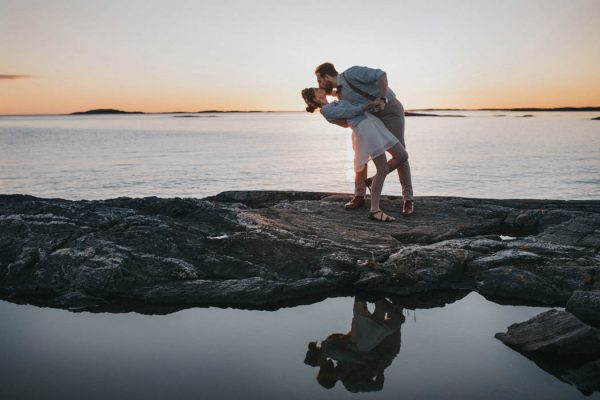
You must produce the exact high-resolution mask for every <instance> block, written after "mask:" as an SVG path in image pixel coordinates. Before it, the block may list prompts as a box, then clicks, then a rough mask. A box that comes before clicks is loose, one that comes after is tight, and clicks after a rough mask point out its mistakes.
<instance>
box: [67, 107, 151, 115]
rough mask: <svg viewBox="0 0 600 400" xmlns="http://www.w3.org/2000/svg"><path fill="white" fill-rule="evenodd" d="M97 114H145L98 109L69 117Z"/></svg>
mask: <svg viewBox="0 0 600 400" xmlns="http://www.w3.org/2000/svg"><path fill="white" fill-rule="evenodd" d="M98 114H145V113H144V112H142V111H121V110H115V109H113V108H98V109H96V110H88V111H78V112H74V113H71V114H69V115H98Z"/></svg>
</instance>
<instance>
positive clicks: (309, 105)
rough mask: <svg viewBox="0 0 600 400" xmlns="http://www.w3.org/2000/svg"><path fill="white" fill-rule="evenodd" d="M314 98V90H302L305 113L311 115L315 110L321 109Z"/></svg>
mask: <svg viewBox="0 0 600 400" xmlns="http://www.w3.org/2000/svg"><path fill="white" fill-rule="evenodd" d="M316 97H317V96H316V90H315V88H306V89H302V98H303V99H304V102H305V103H306V111H308V112H309V113H313V112H315V110H316V109H317V108H321V105H320V104H319V103H317V101H316Z"/></svg>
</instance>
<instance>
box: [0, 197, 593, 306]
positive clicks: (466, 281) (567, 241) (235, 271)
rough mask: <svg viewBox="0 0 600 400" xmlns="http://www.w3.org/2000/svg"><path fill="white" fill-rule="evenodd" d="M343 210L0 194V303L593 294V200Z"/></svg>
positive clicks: (523, 298)
mask: <svg viewBox="0 0 600 400" xmlns="http://www.w3.org/2000/svg"><path fill="white" fill-rule="evenodd" d="M347 198H348V195H344V194H333V193H313V192H276V191H273V192H270V191H256V192H248V191H245V192H225V193H221V194H219V195H217V196H214V197H209V198H205V199H179V198H174V199H160V198H154V197H149V198H117V199H110V200H102V201H84V200H82V201H68V200H61V199H40V198H36V197H32V196H25V195H2V196H0V293H1V295H2V297H3V298H5V299H9V300H10V299H14V300H15V301H16V300H17V299H19V301H26V302H27V301H29V302H33V303H35V302H44V304H48V305H51V306H55V307H64V308H93V307H97V306H102V307H110V306H111V305H114V306H115V307H117V306H122V305H123V304H127V303H131V304H139V305H145V306H149V307H152V306H157V307H158V306H186V305H206V304H211V305H214V304H219V305H224V306H239V307H272V306H275V305H277V304H280V303H290V302H291V303H294V302H302V301H306V299H307V298H310V297H315V296H316V297H326V296H327V295H329V294H331V293H335V292H339V291H344V292H353V291H363V292H369V293H377V294H384V295H407V294H411V293H422V292H427V291H430V290H435V289H461V290H474V291H477V292H479V293H481V294H483V295H484V296H487V297H492V298H494V299H495V300H497V301H504V302H514V303H519V304H527V303H534V304H544V305H558V306H565V305H566V304H567V302H568V301H569V299H571V297H572V295H573V293H575V292H586V293H588V292H589V293H591V295H592V296H597V295H598V291H600V255H599V250H600V201H568V202H567V201H554V200H490V199H466V198H455V197H421V198H418V199H417V207H418V208H417V210H418V212H417V214H416V215H415V216H414V217H411V218H402V217H400V216H399V211H400V208H401V199H399V198H393V197H388V198H384V201H383V205H382V207H383V208H384V209H385V210H389V211H391V214H397V215H396V216H397V217H399V219H398V220H397V221H396V222H394V223H392V224H382V223H377V222H374V221H369V220H368V219H367V218H366V210H363V211H356V212H347V211H344V210H343V209H342V207H341V206H342V204H343V202H344V201H346V200H347ZM578 296H579V297H581V296H580V295H578ZM576 299H577V298H575V300H576ZM574 304H575V303H573V306H572V309H573V310H576V309H577V307H576V306H574ZM590 304H591V303H590ZM596 304H597V302H596ZM586 307H587V306H584V307H583V308H584V309H586ZM580 308H581V307H580ZM585 313H586V312H585V311H584V312H583V314H585Z"/></svg>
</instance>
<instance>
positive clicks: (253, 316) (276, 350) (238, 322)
mask: <svg viewBox="0 0 600 400" xmlns="http://www.w3.org/2000/svg"><path fill="white" fill-rule="evenodd" d="M544 310H546V308H539V307H515V306H503V305H499V304H495V303H492V302H489V301H487V300H485V299H484V298H483V297H481V296H480V295H478V294H476V293H470V294H468V295H466V296H465V295H464V294H462V293H461V294H459V295H457V294H452V295H444V296H437V297H435V296H434V297H431V296H430V297H428V298H422V299H368V301H365V300H364V299H354V298H347V297H339V298H330V299H327V300H324V301H322V302H319V303H315V304H310V305H303V306H297V307H291V308H283V309H280V310H277V311H275V312H273V311H252V310H236V309H219V308H193V309H186V310H181V311H178V312H174V313H170V314H167V315H143V314H139V313H89V312H82V313H72V312H69V311H65V310H56V309H48V308H39V307H34V306H30V305H16V304H12V303H8V302H3V301H2V302H0V321H1V323H0V376H1V377H2V384H1V385H0V398H1V399H71V398H85V399H106V398H127V399H163V398H177V399H282V398H285V399H346V398H349V397H356V398H369V399H370V398H373V399H388V398H389V399H392V398H394V399H397V398H407V399H459V398H460V399H478V400H479V399H511V400H513V399H530V398H543V399H577V398H595V399H597V398H600V393H598V392H595V393H593V394H592V395H591V396H590V397H585V396H584V395H583V394H581V392H579V391H578V390H577V388H575V387H574V386H571V385H569V384H568V383H565V382H563V381H561V380H559V379H557V378H556V377H554V376H553V375H551V374H549V373H547V372H545V371H544V370H542V369H540V368H539V367H538V366H537V365H536V364H535V363H534V362H532V361H530V360H528V359H527V358H525V357H523V356H522V355H520V354H518V353H516V352H514V351H513V350H511V349H509V348H508V347H506V346H504V345H503V344H502V343H501V342H499V341H498V340H496V339H495V338H494V334H495V333H496V332H503V331H506V328H507V327H508V326H509V325H510V324H512V323H514V322H520V321H524V320H526V319H528V318H530V317H532V316H534V315H537V314H538V313H540V312H542V311H544ZM307 346H308V350H307Z"/></svg>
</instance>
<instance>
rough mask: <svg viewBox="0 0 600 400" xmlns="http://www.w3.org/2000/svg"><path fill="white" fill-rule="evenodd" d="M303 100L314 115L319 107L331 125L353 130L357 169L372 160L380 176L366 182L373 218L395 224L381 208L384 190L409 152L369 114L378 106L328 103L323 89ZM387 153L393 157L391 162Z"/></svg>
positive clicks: (305, 92) (313, 90) (308, 93)
mask: <svg viewBox="0 0 600 400" xmlns="http://www.w3.org/2000/svg"><path fill="white" fill-rule="evenodd" d="M302 98H303V99H304V101H305V102H306V105H307V107H306V111H308V112H311V113H312V112H314V111H315V110H316V109H317V108H318V109H320V112H321V114H322V115H323V116H324V117H325V119H327V121H329V122H330V123H332V124H338V125H341V126H350V127H351V128H352V147H353V148H354V169H355V170H356V171H359V170H361V169H362V168H363V167H364V165H365V164H366V163H367V162H368V161H369V160H373V163H374V164H375V167H376V168H377V173H376V174H375V175H374V176H373V177H372V178H369V179H367V181H366V183H367V187H369V189H370V190H371V210H370V211H369V218H370V219H373V220H376V221H381V222H391V221H394V220H395V218H394V217H392V216H389V215H387V214H385V213H384V212H383V211H381V209H380V207H379V202H380V199H381V190H382V189H383V183H384V181H385V177H386V175H387V174H388V172H389V171H392V170H394V169H396V168H398V167H399V166H400V165H402V164H403V163H404V162H405V161H406V160H407V159H408V153H407V152H406V150H405V149H404V147H403V146H402V145H401V144H400V142H399V141H398V139H396V137H395V136H394V135H393V134H392V133H391V132H390V131H389V130H388V129H387V128H386V127H385V125H383V122H381V120H380V119H379V118H377V117H375V116H373V115H372V114H370V113H369V112H368V111H378V110H377V108H376V105H375V103H374V102H371V103H367V104H365V105H362V106H360V105H353V104H351V103H349V102H347V101H344V100H340V101H334V102H332V103H328V102H327V94H326V93H325V90H323V89H319V88H306V89H304V90H303V91H302ZM386 151H388V152H389V153H390V154H391V155H392V157H393V158H392V159H391V160H390V162H389V163H388V162H387V159H386V157H385V152H386Z"/></svg>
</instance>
